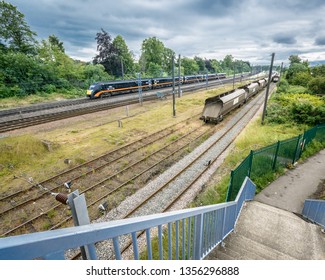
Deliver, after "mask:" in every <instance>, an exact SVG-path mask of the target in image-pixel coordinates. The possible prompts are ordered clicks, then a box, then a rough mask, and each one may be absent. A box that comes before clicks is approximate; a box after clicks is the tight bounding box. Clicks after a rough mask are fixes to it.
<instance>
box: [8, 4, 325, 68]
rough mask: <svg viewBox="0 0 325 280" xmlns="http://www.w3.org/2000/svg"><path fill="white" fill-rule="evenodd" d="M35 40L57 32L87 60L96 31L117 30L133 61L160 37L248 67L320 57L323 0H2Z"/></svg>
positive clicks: (189, 52) (324, 50)
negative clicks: (246, 63)
mask: <svg viewBox="0 0 325 280" xmlns="http://www.w3.org/2000/svg"><path fill="white" fill-rule="evenodd" d="M5 1H6V2H8V3H11V4H13V5H14V6H16V7H17V9H18V10H19V11H20V12H21V13H23V14H24V15H25V20H26V22H27V24H28V25H29V26H30V28H31V30H32V31H35V32H36V33H37V39H38V40H42V39H47V38H48V36H49V35H52V34H54V35H55V36H57V37H58V38H59V39H60V41H62V42H63V44H64V47H65V50H66V53H67V54H68V55H69V56H71V57H72V58H74V59H79V60H82V61H92V59H93V58H94V57H95V55H96V47H97V43H96V40H95V37H96V33H98V32H100V30H101V28H103V29H104V30H105V31H106V32H108V33H109V34H110V35H111V36H112V38H115V37H116V36H117V35H121V36H122V37H123V38H124V40H125V42H126V44H127V45H128V47H129V49H130V51H132V52H133V54H134V56H135V58H136V59H138V58H139V56H140V54H141V44H142V42H143V40H144V39H146V38H149V37H154V36H155V37H157V39H159V40H160V41H161V42H163V44H164V45H165V47H167V48H170V49H172V50H173V51H174V52H175V53H176V55H179V54H180V55H181V56H185V57H191V58H193V57H194V56H199V57H201V58H207V59H217V60H221V59H223V58H224V57H225V56H226V55H228V54H231V55H232V56H233V57H234V59H240V60H245V61H249V62H250V63H251V64H253V65H260V64H270V61H271V54H272V53H275V64H277V65H280V64H281V62H283V63H284V64H285V65H286V64H287V63H288V57H289V56H290V55H292V54H295V55H299V57H301V58H302V59H304V60H306V59H307V60H308V61H310V62H312V61H314V62H316V63H317V62H318V61H324V62H325V1H324V0H260V1H258V0H5Z"/></svg>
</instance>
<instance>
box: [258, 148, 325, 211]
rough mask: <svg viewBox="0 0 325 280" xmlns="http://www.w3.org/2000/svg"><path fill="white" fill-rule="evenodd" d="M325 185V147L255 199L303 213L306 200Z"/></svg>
mask: <svg viewBox="0 0 325 280" xmlns="http://www.w3.org/2000/svg"><path fill="white" fill-rule="evenodd" d="M324 185H325V149H324V150H322V151H320V152H318V153H317V154H316V155H314V156H312V157H310V158H308V159H307V160H306V161H304V162H303V163H298V164H297V166H296V167H295V168H294V169H292V170H289V171H287V172H286V173H285V174H284V175H282V176H281V177H279V178H278V179H277V180H275V181H274V182H272V183H271V184H270V185H269V186H268V187H266V188H265V189H264V190H263V191H261V192H260V193H259V194H258V195H256V196H255V198H254V200H256V201H259V202H262V203H265V204H268V205H271V206H274V207H277V208H280V209H283V210H287V211H290V212H294V213H299V214H301V212H302V209H303V205H304V201H305V199H308V198H313V196H314V195H315V194H316V193H317V192H319V191H321V190H320V189H321V188H324Z"/></svg>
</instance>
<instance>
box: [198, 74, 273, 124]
mask: <svg viewBox="0 0 325 280" xmlns="http://www.w3.org/2000/svg"><path fill="white" fill-rule="evenodd" d="M267 83H268V79H267V78H264V79H261V80H258V81H255V82H253V83H251V84H249V85H246V86H243V87H240V88H238V89H235V90H232V91H229V92H226V93H223V94H221V95H217V96H213V97H210V98H207V99H206V100H205V103H204V108H203V112H202V116H201V117H200V119H201V120H203V121H204V122H205V123H218V122H220V121H222V120H223V117H224V116H225V115H226V114H228V113H229V112H230V111H232V110H234V109H236V108H238V107H240V106H241V105H243V104H244V103H246V102H247V100H248V99H249V98H251V97H253V96H254V95H256V94H257V93H258V92H259V91H260V90H262V89H263V88H264V87H266V85H267Z"/></svg>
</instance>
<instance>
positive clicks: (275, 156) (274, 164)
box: [272, 141, 281, 170]
mask: <svg viewBox="0 0 325 280" xmlns="http://www.w3.org/2000/svg"><path fill="white" fill-rule="evenodd" d="M280 144H281V141H278V144H277V146H276V150H275V155H274V160H273V165H272V169H273V170H275V167H276V162H277V160H278V153H279V148H280Z"/></svg>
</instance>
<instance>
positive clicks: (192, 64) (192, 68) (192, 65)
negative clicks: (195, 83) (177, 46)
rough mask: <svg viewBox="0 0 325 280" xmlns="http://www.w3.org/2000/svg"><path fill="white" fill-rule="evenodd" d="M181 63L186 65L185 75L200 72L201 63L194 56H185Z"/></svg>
mask: <svg viewBox="0 0 325 280" xmlns="http://www.w3.org/2000/svg"><path fill="white" fill-rule="evenodd" d="M181 60H182V62H181V65H182V66H183V67H184V75H193V74H197V73H198V72H199V69H200V68H199V65H198V64H197V63H196V61H195V60H194V59H192V58H188V57H183V58H182V59H181Z"/></svg>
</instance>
